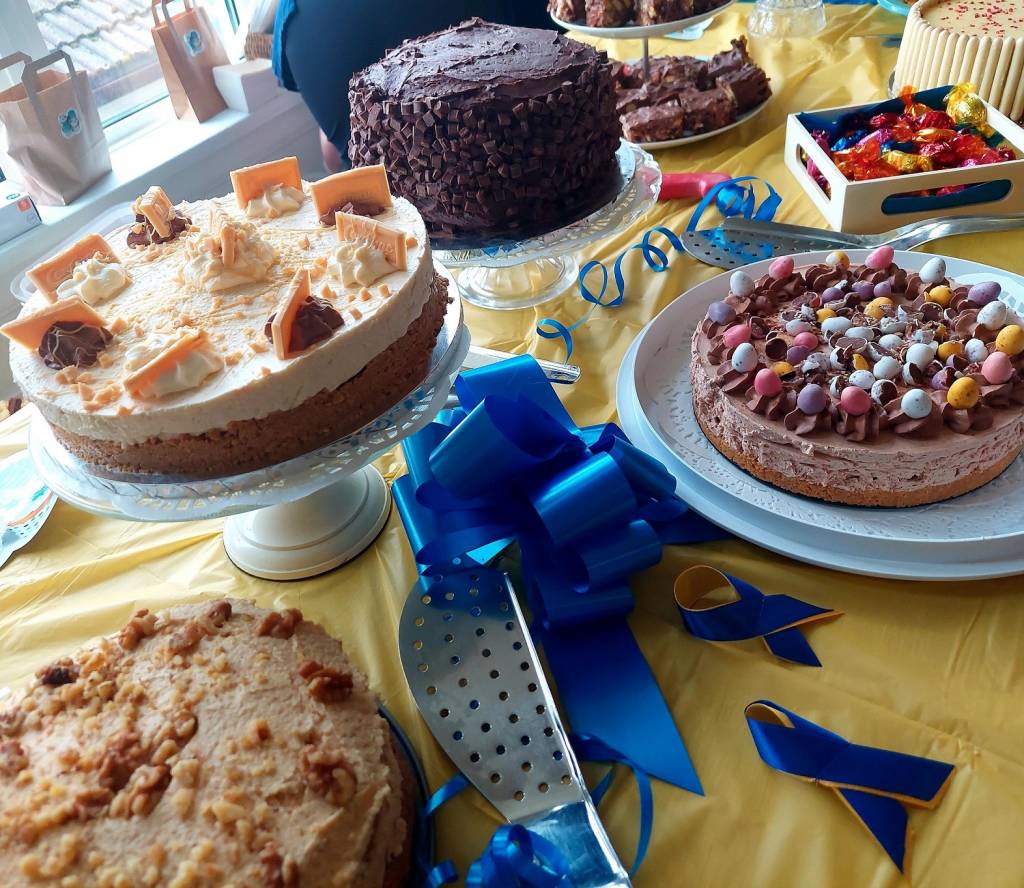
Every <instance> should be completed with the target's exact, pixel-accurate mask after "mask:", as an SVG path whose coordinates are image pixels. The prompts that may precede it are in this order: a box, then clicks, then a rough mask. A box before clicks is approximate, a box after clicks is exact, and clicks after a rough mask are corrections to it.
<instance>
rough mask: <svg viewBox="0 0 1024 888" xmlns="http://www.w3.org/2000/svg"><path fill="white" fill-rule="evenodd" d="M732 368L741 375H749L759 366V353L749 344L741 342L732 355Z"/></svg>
mask: <svg viewBox="0 0 1024 888" xmlns="http://www.w3.org/2000/svg"><path fill="white" fill-rule="evenodd" d="M731 363H732V366H733V369H734V370H738V371H739V372H740V373H749V372H750V371H751V370H753V369H754V368H755V367H756V366H757V351H756V350H755V349H754V346H752V345H751V344H750V343H749V342H741V343H740V344H739V345H738V346H736V351H734V352H733V353H732V361H731Z"/></svg>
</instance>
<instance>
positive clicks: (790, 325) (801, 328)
mask: <svg viewBox="0 0 1024 888" xmlns="http://www.w3.org/2000/svg"><path fill="white" fill-rule="evenodd" d="M813 329H814V328H813V327H812V326H811V325H810V324H809V323H807V321H804V320H801V319H800V318H794V319H793V320H792V321H787V322H786V332H787V333H788V334H789V335H790V336H796V335H797V334H798V333H807V332H808V331H810V330H813Z"/></svg>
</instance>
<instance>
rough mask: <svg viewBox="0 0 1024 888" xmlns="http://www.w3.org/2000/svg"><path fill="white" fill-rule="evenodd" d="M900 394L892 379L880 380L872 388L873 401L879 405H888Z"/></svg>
mask: <svg viewBox="0 0 1024 888" xmlns="http://www.w3.org/2000/svg"><path fill="white" fill-rule="evenodd" d="M898 393H899V392H898V390H897V388H896V383H895V382H893V381H892V380H890V379H878V380H876V381H875V384H874V385H873V386H871V400H872V401H874V402H876V403H878V404H888V403H889V402H890V401H891V400H892V399H893V398H895V397H896V395H897V394H898Z"/></svg>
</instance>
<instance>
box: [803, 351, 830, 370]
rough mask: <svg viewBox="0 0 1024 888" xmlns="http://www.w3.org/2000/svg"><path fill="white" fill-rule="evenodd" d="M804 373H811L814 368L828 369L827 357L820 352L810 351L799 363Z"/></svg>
mask: <svg viewBox="0 0 1024 888" xmlns="http://www.w3.org/2000/svg"><path fill="white" fill-rule="evenodd" d="M800 369H801V371H803V372H804V373H813V372H814V371H815V370H822V371H824V370H828V357H827V356H826V355H823V354H822V353H821V352H811V354H809V355H808V356H807V359H806V360H805V361H804V362H803V364H801V365H800Z"/></svg>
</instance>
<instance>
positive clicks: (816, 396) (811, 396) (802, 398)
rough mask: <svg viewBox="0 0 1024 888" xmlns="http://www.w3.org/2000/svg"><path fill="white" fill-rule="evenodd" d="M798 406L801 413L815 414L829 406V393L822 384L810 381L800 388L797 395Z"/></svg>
mask: <svg viewBox="0 0 1024 888" xmlns="http://www.w3.org/2000/svg"><path fill="white" fill-rule="evenodd" d="M796 406H797V409H799V411H800V412H801V413H805V414H807V416H814V414H816V413H821V411H822V410H824V409H825V408H826V407H827V406H828V395H827V394H825V389H823V388H822V387H821V386H820V385H818V384H817V383H814V382H810V383H808V384H807V385H805V386H804V387H803V388H802V389H800V394H798V395H797V396H796Z"/></svg>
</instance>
